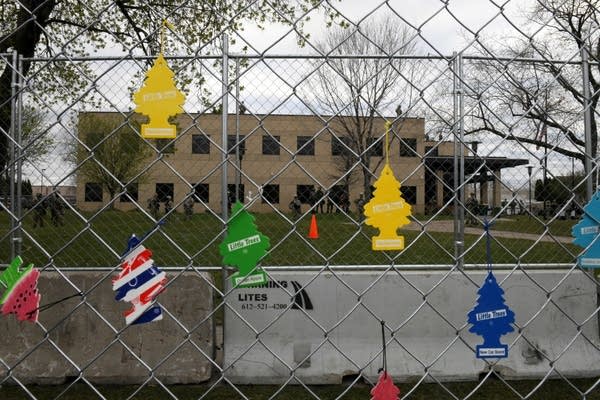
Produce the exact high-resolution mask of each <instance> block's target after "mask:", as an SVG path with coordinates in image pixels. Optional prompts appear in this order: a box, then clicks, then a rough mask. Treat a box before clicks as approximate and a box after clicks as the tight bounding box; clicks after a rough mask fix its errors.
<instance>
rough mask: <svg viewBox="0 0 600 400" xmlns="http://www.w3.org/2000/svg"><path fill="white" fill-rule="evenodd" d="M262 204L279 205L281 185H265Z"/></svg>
mask: <svg viewBox="0 0 600 400" xmlns="http://www.w3.org/2000/svg"><path fill="white" fill-rule="evenodd" d="M262 202H263V203H271V204H279V185H265V186H263V191H262Z"/></svg>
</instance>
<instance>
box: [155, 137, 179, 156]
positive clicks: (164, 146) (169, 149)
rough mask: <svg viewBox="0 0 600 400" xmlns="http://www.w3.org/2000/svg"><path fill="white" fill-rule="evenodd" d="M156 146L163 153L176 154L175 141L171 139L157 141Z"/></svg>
mask: <svg viewBox="0 0 600 400" xmlns="http://www.w3.org/2000/svg"><path fill="white" fill-rule="evenodd" d="M154 144H155V145H156V148H157V149H158V151H160V152H161V153H165V154H173V153H175V141H173V140H171V139H155V142H154Z"/></svg>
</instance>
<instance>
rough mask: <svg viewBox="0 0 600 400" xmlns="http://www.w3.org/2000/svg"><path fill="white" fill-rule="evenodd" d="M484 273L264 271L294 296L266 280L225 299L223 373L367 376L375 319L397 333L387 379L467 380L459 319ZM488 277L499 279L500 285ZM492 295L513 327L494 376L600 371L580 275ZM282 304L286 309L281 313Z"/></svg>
mask: <svg viewBox="0 0 600 400" xmlns="http://www.w3.org/2000/svg"><path fill="white" fill-rule="evenodd" d="M273 270H274V269H273ZM273 270H272V271H273ZM485 274H486V272H484V271H467V272H465V274H463V273H459V272H457V273H452V274H450V275H448V276H446V272H443V271H435V272H426V271H402V272H401V274H397V273H395V272H391V273H387V274H386V275H385V276H383V277H381V273H380V272H336V273H335V274H332V273H330V272H325V273H321V274H320V275H318V276H317V277H316V278H315V277H314V273H312V272H296V273H293V272H271V276H272V277H273V278H274V280H276V281H278V282H279V283H280V285H281V286H284V287H285V289H286V291H287V292H289V293H291V294H292V296H291V297H290V294H288V293H287V292H286V291H285V290H283V289H281V288H279V287H278V286H277V285H273V283H272V282H271V283H270V285H269V287H266V288H244V289H235V290H234V291H233V292H232V294H231V296H230V298H229V301H228V303H229V306H230V307H231V309H229V308H226V309H225V326H226V330H227V331H226V334H225V355H224V367H225V368H226V376H227V377H228V378H229V379H230V380H231V381H232V382H234V383H241V384H244V383H273V384H280V383H283V382H285V381H286V380H288V379H289V377H290V371H291V369H292V368H297V369H296V370H295V375H296V376H298V377H300V378H301V379H302V381H303V382H305V383H308V384H336V383H340V382H342V380H343V377H344V376H354V375H356V374H361V373H362V374H363V376H367V377H369V378H370V379H376V377H377V372H378V369H379V368H380V367H381V365H382V360H381V356H378V352H380V350H381V325H380V322H379V320H381V319H383V320H385V321H386V324H387V326H390V327H393V329H394V331H395V334H394V338H395V340H394V341H393V342H392V343H391V344H390V345H389V347H388V369H389V371H390V373H391V374H392V376H393V377H394V379H396V380H398V381H407V380H414V379H420V378H421V377H422V376H423V375H428V377H429V378H428V379H432V377H434V378H435V379H438V380H442V381H455V380H477V379H478V377H479V375H480V374H481V373H484V372H486V371H487V370H488V369H489V367H490V364H488V363H487V362H485V361H483V360H480V359H477V358H475V346H476V345H477V344H481V343H482V342H483V340H482V338H481V337H479V336H477V335H475V334H472V333H470V332H469V331H468V329H469V327H470V325H467V324H466V321H467V313H468V312H469V311H470V310H471V309H472V308H473V307H474V305H475V304H476V301H477V293H476V292H477V289H478V287H477V285H481V284H482V282H483V279H484V277H485ZM495 275H496V277H497V279H498V282H502V280H504V279H505V277H506V273H505V272H501V271H498V272H495ZM313 278H314V280H313ZM309 282H310V283H309ZM305 285H306V286H305ZM371 285H372V288H371V289H369V290H366V289H367V288H368V287H369V286H371ZM304 286H305V287H304ZM502 287H503V289H504V290H505V300H506V304H507V305H508V306H509V307H510V308H511V309H512V310H513V311H514V312H515V314H516V324H517V325H518V326H521V327H523V329H522V332H521V333H519V332H518V330H517V329H515V332H513V333H511V334H508V335H505V336H503V337H502V338H501V340H502V343H506V344H509V346H510V347H509V357H508V358H506V359H502V360H500V361H498V363H497V364H496V365H494V369H495V370H496V371H499V372H500V373H501V374H502V375H503V376H504V377H506V378H508V379H521V378H534V377H542V376H545V375H546V374H548V373H550V374H551V375H552V374H553V372H556V371H559V372H560V373H561V374H563V375H565V376H573V377H585V376H597V375H598V374H600V350H599V344H600V340H599V337H598V316H597V290H596V289H597V288H596V284H595V283H594V282H593V281H592V280H591V279H590V278H589V277H587V276H586V275H585V274H583V273H581V272H579V271H574V272H568V271H566V270H536V271H531V272H527V273H526V274H524V273H521V272H515V273H513V274H511V275H510V276H509V277H507V278H506V280H505V281H504V282H502ZM302 288H303V289H302ZM550 291H552V294H551V296H550V297H548V295H547V292H550ZM355 292H356V293H355ZM292 299H295V302H296V304H297V305H296V307H295V308H294V309H289V310H288V311H285V308H286V307H288V305H289V304H290V303H291V301H292ZM549 299H551V301H549ZM340 321H341V322H340ZM577 325H581V326H580V327H578V326H577ZM257 332H258V333H259V334H258V335H257ZM388 338H389V331H388ZM257 339H258V340H257ZM491 361H493V362H494V363H495V361H496V360H491ZM552 368H554V370H553V369H552Z"/></svg>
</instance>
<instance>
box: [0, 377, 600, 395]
mask: <svg viewBox="0 0 600 400" xmlns="http://www.w3.org/2000/svg"><path fill="white" fill-rule="evenodd" d="M595 383H596V380H595V379H572V380H569V383H567V382H566V381H564V380H561V379H558V380H548V381H546V382H544V383H543V384H542V385H541V386H540V387H537V386H538V385H539V384H540V382H539V381H537V380H531V381H506V382H503V381H501V380H497V379H487V380H486V381H485V382H484V383H482V384H481V386H479V387H478V385H480V382H451V383H443V384H438V383H426V384H423V383H422V384H419V385H418V386H415V385H414V384H410V383H397V386H398V387H399V389H400V391H401V396H403V395H407V394H408V393H409V392H410V395H408V397H406V399H411V400H446V399H447V400H456V399H465V398H467V396H469V397H468V398H469V399H470V400H521V399H523V398H525V397H526V396H527V395H530V397H527V399H530V400H555V399H556V400H571V399H573V400H575V399H579V400H583V399H585V400H598V399H600V389H597V388H594V389H593V390H591V391H590V392H589V393H588V394H587V395H586V396H585V397H584V396H582V395H581V394H580V393H579V391H581V392H586V391H588V390H590V388H592V387H593V386H594V384H595ZM508 385H510V387H509V386H508ZM66 388H67V386H63V385H59V386H30V387H28V390H30V391H31V392H32V393H33V394H34V395H35V396H36V397H37V398H38V399H40V400H46V399H48V400H50V399H54V398H56V396H58V395H59V394H60V393H61V392H63V391H64V390H65V389H66ZM236 388H237V390H239V392H241V393H242V394H243V396H242V395H240V393H238V392H237V391H236V390H235V389H233V388H232V387H231V386H229V385H227V384H221V385H217V386H215V387H213V388H212V389H211V385H209V384H205V385H172V386H168V390H169V391H170V392H171V393H172V394H173V395H175V396H177V398H178V399H180V400H187V399H190V400H191V399H198V398H202V399H206V400H234V399H244V398H249V399H252V400H262V399H265V400H266V399H271V398H273V399H279V400H303V399H314V398H315V397H313V395H312V394H311V393H310V392H309V391H308V390H307V389H306V388H304V387H302V386H299V385H289V386H286V387H284V388H281V387H280V386H237V387H236ZM96 389H97V390H98V391H99V392H100V393H101V394H102V396H104V397H105V398H107V399H114V400H117V399H118V400H120V399H128V398H131V399H139V400H159V399H167V398H171V396H170V394H169V393H167V392H166V391H165V389H163V388H161V387H157V386H153V387H149V386H146V387H144V388H142V389H141V390H139V391H138V389H140V388H139V386H108V385H98V386H97V387H96ZM309 389H310V391H311V392H312V393H314V394H315V395H317V396H319V398H320V399H321V400H329V399H345V400H367V399H370V398H371V396H370V393H369V392H370V390H371V387H370V386H368V385H365V384H357V385H354V386H351V387H349V386H347V385H338V386H310V387H309ZM532 391H533V392H532ZM472 392H473V393H472ZM134 393H135V395H134V396H133V397H130V396H132V395H133V394H134ZM202 396H204V397H202ZM0 398H2V399H3V400H17V399H26V398H29V397H27V396H26V394H25V392H24V391H23V390H22V389H21V388H19V387H15V386H4V387H1V388H0ZM96 398H100V397H99V396H98V394H97V393H95V392H94V391H93V390H92V389H90V388H89V387H88V386H87V385H84V384H75V385H73V386H72V387H70V388H69V389H68V390H67V392H66V393H64V394H63V395H62V396H61V397H60V399H61V400H84V399H85V400H87V399H96Z"/></svg>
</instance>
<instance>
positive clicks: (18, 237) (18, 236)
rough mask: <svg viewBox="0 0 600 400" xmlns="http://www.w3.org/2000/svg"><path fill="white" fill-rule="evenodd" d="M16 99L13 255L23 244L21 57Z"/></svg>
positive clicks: (18, 63) (18, 252) (18, 64)
mask: <svg viewBox="0 0 600 400" xmlns="http://www.w3.org/2000/svg"><path fill="white" fill-rule="evenodd" d="M17 67H18V68H17V81H16V84H17V88H16V89H17V98H16V102H17V104H16V106H17V108H16V117H17V119H16V121H17V124H16V128H17V129H16V131H15V134H16V135H15V141H16V146H15V160H16V168H17V171H16V172H17V182H16V183H17V201H16V202H15V206H16V207H15V212H16V213H15V217H16V218H17V220H18V224H17V227H16V229H15V239H14V243H15V255H20V254H21V247H22V242H23V235H22V232H21V227H22V225H23V209H22V205H23V203H22V201H23V200H22V199H23V153H22V149H23V143H22V141H23V60H22V57H20V56H17Z"/></svg>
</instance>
